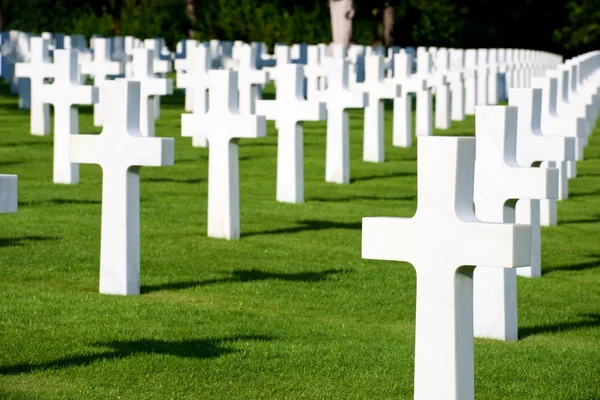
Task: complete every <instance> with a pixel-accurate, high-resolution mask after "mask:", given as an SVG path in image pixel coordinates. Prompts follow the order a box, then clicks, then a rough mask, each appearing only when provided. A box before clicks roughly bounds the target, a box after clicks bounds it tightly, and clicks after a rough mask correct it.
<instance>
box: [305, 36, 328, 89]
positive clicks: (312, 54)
mask: <svg viewBox="0 0 600 400" xmlns="http://www.w3.org/2000/svg"><path fill="white" fill-rule="evenodd" d="M304 75H305V77H306V98H307V99H308V100H314V99H316V98H318V97H319V94H320V91H321V90H323V89H324V88H325V87H324V85H323V84H324V81H325V79H326V76H327V71H326V67H325V61H324V56H322V55H321V49H320V48H319V46H316V45H312V46H308V47H307V50H306V65H305V66H304Z"/></svg>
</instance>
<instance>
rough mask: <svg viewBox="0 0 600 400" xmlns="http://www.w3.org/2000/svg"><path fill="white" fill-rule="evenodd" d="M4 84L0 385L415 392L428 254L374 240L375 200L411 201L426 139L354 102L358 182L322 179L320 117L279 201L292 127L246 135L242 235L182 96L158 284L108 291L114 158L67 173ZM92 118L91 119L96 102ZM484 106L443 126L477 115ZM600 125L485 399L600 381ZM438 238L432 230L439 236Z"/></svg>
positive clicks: (167, 125)
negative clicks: (224, 235) (412, 138)
mask: <svg viewBox="0 0 600 400" xmlns="http://www.w3.org/2000/svg"><path fill="white" fill-rule="evenodd" d="M1 94H2V95H1V96H0V121H1V124H0V173H6V174H18V175H19V211H18V213H16V214H6V215H0V221H1V226H2V229H1V231H0V295H1V296H0V298H1V300H0V316H1V319H0V398H2V399H22V398H23V399H34V398H35V399H38V398H39V399H95V398H98V399H109V398H121V399H181V398H191V399H256V398H273V399H285V398H289V399H297V398H310V399H314V398H339V399H349V398H360V399H383V398H402V399H411V398H412V382H413V361H414V358H413V357H414V356H413V351H414V325H415V272H414V269H413V268H412V266H411V265H409V264H405V263H396V262H383V261H367V260H362V259H361V255H360V254H361V218H362V217H367V216H399V217H410V216H412V215H413V214H414V212H415V210H416V206H417V199H416V182H417V179H416V167H417V164H416V149H415V147H413V148H410V149H401V148H393V147H392V146H391V117H392V115H391V112H390V111H389V110H387V111H386V115H385V116H386V123H387V125H386V162H385V163H383V164H375V163H365V162H362V161H361V157H362V111H355V112H352V113H351V117H350V118H351V121H350V123H351V127H352V133H351V136H352V143H351V168H352V172H351V177H352V183H351V184H350V185H345V186H342V185H335V184H328V183H325V182H324V175H325V124H324V123H320V122H319V123H306V124H305V130H304V138H305V198H306V203H305V204H301V205H291V204H281V203H278V202H276V201H275V177H276V149H277V147H276V144H277V139H276V132H275V130H274V127H273V124H272V123H270V124H269V132H268V136H267V138H264V139H257V140H242V141H241V142H240V189H241V230H242V238H241V240H239V241H234V242H228V241H225V240H217V239H209V238H207V237H206V205H207V181H206V179H207V176H208V174H207V172H208V171H207V166H208V162H207V149H195V148H192V147H191V139H189V138H181V136H180V114H181V113H182V110H183V96H182V94H181V93H180V92H176V94H175V95H174V96H171V97H167V98H163V100H162V103H163V106H162V112H161V113H162V115H161V119H160V120H159V121H157V134H158V135H160V136H169V137H175V138H176V165H175V166H172V167H161V168H148V167H144V168H142V172H141V209H142V211H141V212H142V216H141V218H142V232H141V243H142V260H141V265H142V267H141V271H142V273H141V282H142V294H141V295H140V296H137V297H119V296H106V295H100V294H98V272H99V255H100V210H101V203H100V199H101V183H102V179H101V170H100V167H98V166H95V165H82V166H81V183H80V184H78V185H71V186H67V185H55V184H53V183H52V137H36V136H31V135H29V116H28V115H29V114H28V112H27V111H22V110H18V108H17V99H16V98H15V97H10V96H8V95H7V90H6V87H5V86H3V88H2V92H1ZM80 122H81V132H82V133H90V132H99V130H98V129H97V128H93V127H92V114H91V108H90V107H86V108H82V113H81V115H80ZM473 133H474V119H473V118H472V117H470V118H467V120H466V121H464V122H461V123H454V125H453V129H452V130H449V131H445V132H436V134H450V135H473ZM599 136H600V135H596V136H595V137H592V138H591V140H590V145H589V147H588V149H587V150H586V160H585V161H584V162H581V163H579V164H578V173H579V177H578V178H577V179H575V180H571V181H570V182H569V183H570V189H571V190H570V198H569V199H568V200H565V201H562V202H560V203H559V226H558V227H551V228H544V229H543V233H542V241H543V254H542V259H543V268H544V276H543V277H542V278H541V279H524V278H519V283H518V287H519V326H520V336H521V340H520V341H519V342H518V343H504V342H500V341H493V340H479V339H478V340H476V341H475V369H476V371H475V375H476V394H477V398H479V399H511V400H515V399H569V400H576V399H580V400H584V399H585V400H592V399H600V239H599V238H600V140H599ZM432 251H436V249H432Z"/></svg>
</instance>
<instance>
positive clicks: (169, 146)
mask: <svg viewBox="0 0 600 400" xmlns="http://www.w3.org/2000/svg"><path fill="white" fill-rule="evenodd" d="M140 92H141V89H140V83H139V82H129V81H126V80H124V79H119V80H115V81H110V82H108V83H107V91H106V93H107V96H108V98H110V99H112V101H111V102H108V103H107V108H108V110H107V113H106V116H107V118H106V120H105V121H104V128H103V130H102V133H101V134H100V135H72V136H70V137H69V139H70V149H69V154H70V157H71V162H74V163H82V164H83V163H86V164H99V165H100V166H101V167H102V234H101V244H100V293H104V294H117V295H135V294H139V292H140V175H139V174H140V167H143V166H164V165H173V163H174V158H175V145H174V140H173V139H172V138H148V137H143V136H142V135H141V133H140V130H139V118H140V111H139V108H140Z"/></svg>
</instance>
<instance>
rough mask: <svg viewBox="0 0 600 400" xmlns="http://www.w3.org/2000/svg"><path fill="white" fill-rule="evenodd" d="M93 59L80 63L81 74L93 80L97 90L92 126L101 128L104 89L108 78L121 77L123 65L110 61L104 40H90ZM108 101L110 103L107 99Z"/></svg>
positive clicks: (105, 40) (106, 41) (106, 42)
mask: <svg viewBox="0 0 600 400" xmlns="http://www.w3.org/2000/svg"><path fill="white" fill-rule="evenodd" d="M92 46H93V48H94V57H93V59H92V60H90V61H87V62H82V63H81V73H82V74H84V75H90V76H92V77H93V78H94V86H96V87H97V88H98V90H99V94H98V96H99V98H98V102H97V103H96V104H94V126H102V125H103V123H104V122H103V120H104V110H103V109H102V106H103V104H104V100H103V99H104V98H105V97H106V96H105V95H104V87H105V85H106V82H107V81H108V80H109V79H110V78H114V77H117V76H121V75H123V73H124V67H123V63H121V62H118V61H112V60H111V59H110V43H109V42H108V40H107V39H104V38H94V39H92ZM108 101H111V100H110V99H108Z"/></svg>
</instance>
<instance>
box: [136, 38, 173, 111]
mask: <svg viewBox="0 0 600 400" xmlns="http://www.w3.org/2000/svg"><path fill="white" fill-rule="evenodd" d="M144 48H145V49H148V50H152V57H151V58H152V59H153V62H152V72H153V73H154V74H157V75H158V78H165V74H167V73H169V72H171V71H173V62H172V61H171V53H170V52H169V50H168V48H167V46H166V45H165V40H164V39H163V38H154V39H146V40H144ZM134 68H135V66H134ZM168 94H171V93H168ZM153 102H154V113H153V116H154V119H155V120H156V119H159V118H160V96H155V97H154V99H153Z"/></svg>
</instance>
